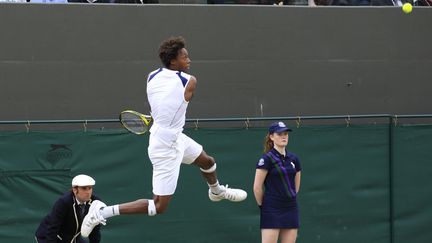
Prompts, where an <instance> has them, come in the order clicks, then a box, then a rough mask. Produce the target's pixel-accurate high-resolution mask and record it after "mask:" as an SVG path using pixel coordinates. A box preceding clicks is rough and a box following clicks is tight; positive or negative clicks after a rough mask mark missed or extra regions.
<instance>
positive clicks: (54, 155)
mask: <svg viewBox="0 0 432 243" xmlns="http://www.w3.org/2000/svg"><path fill="white" fill-rule="evenodd" d="M70 145H71V144H51V145H50V150H48V152H47V160H48V161H49V162H51V163H56V162H58V161H60V160H63V159H69V158H71V157H72V155H73V152H72V149H70V148H69V147H68V146H70Z"/></svg>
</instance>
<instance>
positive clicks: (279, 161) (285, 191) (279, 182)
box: [256, 148, 301, 201]
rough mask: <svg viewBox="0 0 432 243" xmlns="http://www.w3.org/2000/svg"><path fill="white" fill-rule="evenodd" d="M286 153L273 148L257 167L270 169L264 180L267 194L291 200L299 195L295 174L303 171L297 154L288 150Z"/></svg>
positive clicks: (265, 193)
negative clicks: (283, 153)
mask: <svg viewBox="0 0 432 243" xmlns="http://www.w3.org/2000/svg"><path fill="white" fill-rule="evenodd" d="M285 154H286V155H285V156H284V155H282V154H280V153H279V152H278V151H277V150H276V149H274V148H272V149H271V150H270V151H269V152H268V153H266V154H264V155H263V156H262V157H261V158H260V160H259V161H258V163H257V164H256V168H257V169H264V170H267V171H268V172H267V176H266V178H265V180H264V188H265V192H264V195H265V196H270V197H273V198H279V199H282V200H290V201H291V200H295V198H296V196H297V193H296V186H295V175H296V173H297V172H299V171H301V166H300V160H299V158H298V157H297V155H295V154H294V153H291V152H288V151H287V150H285Z"/></svg>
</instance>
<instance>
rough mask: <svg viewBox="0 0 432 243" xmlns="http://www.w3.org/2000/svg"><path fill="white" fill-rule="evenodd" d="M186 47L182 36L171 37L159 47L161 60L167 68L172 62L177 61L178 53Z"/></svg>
mask: <svg viewBox="0 0 432 243" xmlns="http://www.w3.org/2000/svg"><path fill="white" fill-rule="evenodd" d="M185 46H186V41H185V39H184V38H183V37H181V36H176V37H170V38H168V39H166V40H164V41H163V42H162V43H161V45H160V47H159V58H160V59H161V61H162V63H163V65H164V66H165V67H169V66H170V63H171V60H172V59H176V58H177V55H178V52H179V51H180V50H181V49H183V48H184V47H185Z"/></svg>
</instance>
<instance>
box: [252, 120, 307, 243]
mask: <svg viewBox="0 0 432 243" xmlns="http://www.w3.org/2000/svg"><path fill="white" fill-rule="evenodd" d="M290 131H291V129H289V128H288V127H287V126H286V125H285V124H284V123H283V122H275V123H273V124H271V126H270V127H269V130H268V134H267V136H266V139H265V143H264V153H265V154H264V155H263V156H262V157H261V158H260V159H259V161H258V163H257V164H256V172H255V181H254V188H253V190H254V195H255V199H256V201H257V203H258V206H259V207H260V209H261V219H260V220H261V222H260V227H261V239H262V243H277V242H278V239H279V238H280V242H281V243H295V242H296V238H297V230H298V228H299V212H298V206H297V193H298V191H299V189H300V176H301V167H300V161H299V158H298V157H297V155H295V154H294V153H292V152H289V151H288V150H287V149H286V146H287V145H288V132H290ZM263 188H264V190H263Z"/></svg>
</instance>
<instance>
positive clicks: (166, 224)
mask: <svg viewBox="0 0 432 243" xmlns="http://www.w3.org/2000/svg"><path fill="white" fill-rule="evenodd" d="M293 130H294V131H293V132H292V133H290V138H289V145H288V150H291V151H292V152H294V153H296V154H297V155H298V156H299V157H300V162H301V165H302V181H301V188H300V193H299V196H298V200H299V206H300V215H301V227H300V229H299V238H298V241H297V242H300V243H309V242H326V243H337V242H341V243H342V242H343V243H346V242H350V243H365V242H380V243H381V242H391V240H393V242H398V243H399V242H400V243H402V242H410V243H427V242H429V240H430V239H432V233H430V231H429V226H430V225H432V217H431V215H432V206H431V204H430V203H429V202H430V201H431V200H432V187H431V186H430V183H429V182H428V178H429V175H430V174H431V173H432V166H431V161H432V155H430V153H429V150H430V148H431V144H432V126H431V125H415V126H414V125H412V126H407V125H405V126H397V127H391V126H389V125H385V124H384V125H350V126H345V125H344V126H342V125H326V126H318V125H317V126H300V127H298V128H296V127H295V128H294V129H293ZM266 132H267V130H266V129H265V128H249V129H245V128H217V129H216V128H215V129H210V128H200V129H186V130H185V133H186V134H187V135H189V136H190V137H191V138H193V139H194V140H196V141H197V142H198V143H200V144H202V145H203V146H204V149H205V151H206V152H207V153H208V154H209V155H211V156H213V157H214V158H215V160H216V162H217V168H218V170H217V171H218V176H219V181H220V182H221V183H222V184H224V185H225V184H228V185H229V186H230V187H240V188H244V189H245V190H246V191H247V192H248V198H247V199H246V201H245V202H240V203H231V202H225V201H222V202H217V203H215V202H211V201H210V200H209V199H208V196H207V191H208V186H207V185H206V183H205V181H204V180H203V178H202V176H201V174H200V172H199V169H198V168H197V167H196V166H193V165H191V166H186V165H184V166H182V168H181V172H180V178H179V182H178V186H177V190H176V193H175V195H174V197H173V199H172V201H171V203H170V205H169V208H168V210H167V212H166V213H165V214H162V215H157V216H155V217H148V216H146V215H124V216H119V217H113V218H110V219H109V220H108V224H107V225H106V226H103V227H102V239H103V240H102V242H104V243H110V242H112V243H114V242H120V241H125V240H126V241H129V242H149V243H153V242H155V243H156V242H158V243H159V242H191V243H193V242H196V243H198V242H199V243H205V242H209V243H214V242H239V243H240V242H241V243H244V242H249V243H252V242H257V243H258V242H260V241H261V240H260V239H261V236H260V229H259V210H258V208H257V206H256V203H255V199H254V196H253V191H252V185H253V180H254V175H255V164H256V162H257V161H258V159H259V157H260V156H261V154H262V144H263V141H264V137H265V134H266ZM147 146H148V134H145V135H142V136H137V135H133V134H129V133H126V132H125V131H124V130H109V129H108V130H90V131H87V132H84V131H30V132H28V133H27V132H0V198H1V200H0V212H1V213H2V216H1V217H0V241H1V242H8V243H23V242H33V241H34V239H33V235H34V232H35V230H36V228H37V227H38V224H39V222H40V221H41V219H42V218H43V217H44V216H45V215H46V214H47V213H48V212H49V210H50V209H51V207H52V205H53V203H54V202H55V200H56V199H57V198H58V197H59V196H60V195H62V193H63V192H65V191H66V190H69V189H70V182H71V179H72V177H73V176H74V175H76V174H80V173H85V174H88V175H91V176H92V177H94V178H95V179H96V185H95V188H94V193H95V194H97V195H98V196H99V197H101V198H102V199H103V201H104V202H105V203H106V204H108V205H112V204H118V203H122V202H128V201H132V200H136V199H139V198H150V197H151V196H152V190H151V187H152V185H151V183H152V179H151V168H152V167H151V163H150V161H149V159H148V157H147ZM414 236H415V237H414Z"/></svg>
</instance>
